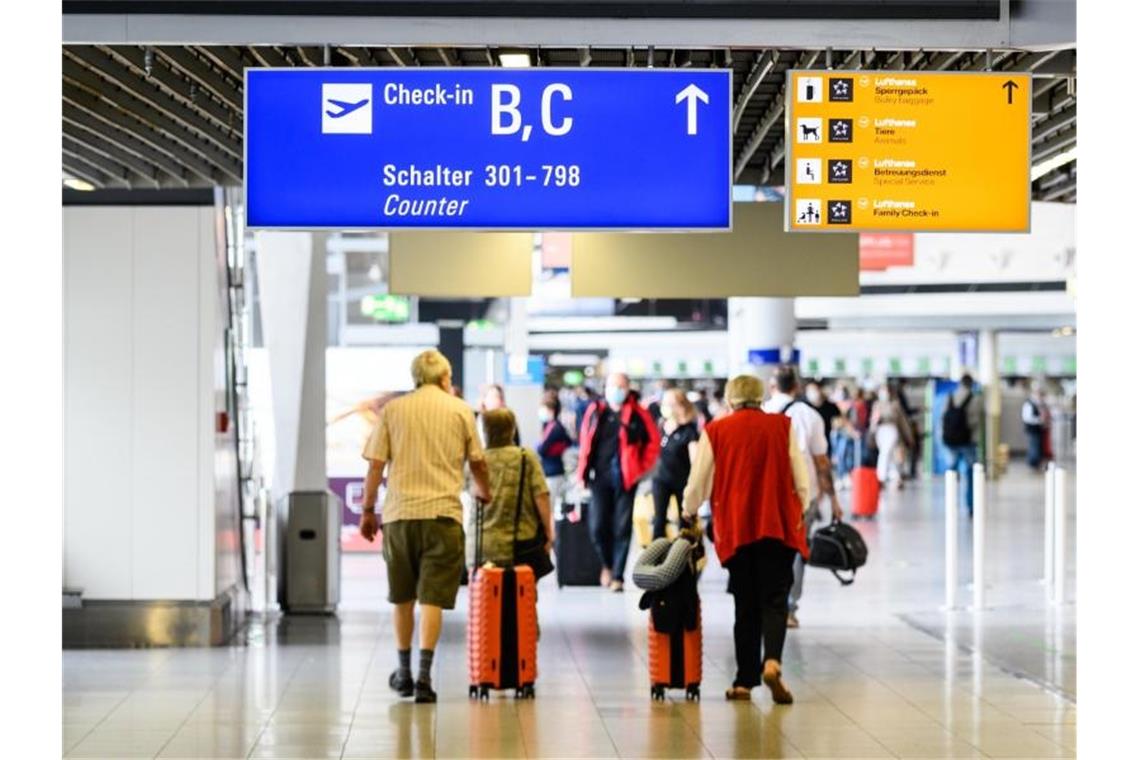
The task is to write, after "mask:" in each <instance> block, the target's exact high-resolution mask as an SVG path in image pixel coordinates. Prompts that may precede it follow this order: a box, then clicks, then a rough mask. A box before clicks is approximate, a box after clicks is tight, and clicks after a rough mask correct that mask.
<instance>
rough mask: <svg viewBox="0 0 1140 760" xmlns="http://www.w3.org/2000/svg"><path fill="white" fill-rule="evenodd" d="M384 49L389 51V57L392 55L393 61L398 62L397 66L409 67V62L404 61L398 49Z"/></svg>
mask: <svg viewBox="0 0 1140 760" xmlns="http://www.w3.org/2000/svg"><path fill="white" fill-rule="evenodd" d="M384 49H385V50H387V51H388V55H390V56H391V57H392V60H393V61H395V62H396V65H397V66H407V65H408V64H407V62H405V61H404V58H403V56H401V55H400V54H399V53H398V52H396V48H393V47H387V48H384Z"/></svg>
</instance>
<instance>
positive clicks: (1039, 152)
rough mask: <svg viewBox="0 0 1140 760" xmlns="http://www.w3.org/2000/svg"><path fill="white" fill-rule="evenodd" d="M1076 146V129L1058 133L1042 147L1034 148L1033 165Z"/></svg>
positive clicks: (1036, 146) (1042, 144)
mask: <svg viewBox="0 0 1140 760" xmlns="http://www.w3.org/2000/svg"><path fill="white" fill-rule="evenodd" d="M1076 144H1077V130H1076V129H1066V130H1064V131H1061V132H1058V133H1057V134H1055V135H1053V136H1052V137H1050V138H1049V139H1048V140H1046V141H1045V142H1043V143H1041V144H1040V145H1035V146H1033V148H1032V151H1033V159H1032V160H1033V163H1035V164H1036V163H1040V162H1041V161H1044V160H1045V159H1047V158H1049V157H1051V156H1054V155H1056V154H1058V153H1061V152H1063V151H1066V150H1068V149H1069V148H1071V147H1072V146H1074V145H1076Z"/></svg>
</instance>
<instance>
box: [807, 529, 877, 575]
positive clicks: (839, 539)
mask: <svg viewBox="0 0 1140 760" xmlns="http://www.w3.org/2000/svg"><path fill="white" fill-rule="evenodd" d="M866 562H867V544H866V543H864V542H863V537H862V536H861V535H859V531H857V530H855V529H854V528H853V527H851V526H850V525H848V524H847V523H845V522H840V521H839V520H836V521H835V522H833V523H831V525H827V526H825V527H823V528H820V529H819V530H817V531H816V532H815V533H814V534H813V535H812V537H811V553H810V557H809V558H808V564H809V565H811V566H812V567H822V568H826V569H828V570H830V571H831V574H832V575H834V576H835V577H836V579H838V580H839V582H840V583H842V584H843V585H844V586H850V585H851V584H852V583H854V582H855V571H856V570H857V569H859V568H860V567H862V566H863V565H864V564H866ZM840 571H845V572H846V571H849V572H850V573H851V577H850V578H844V577H843V576H841V575H840V574H839V573H840Z"/></svg>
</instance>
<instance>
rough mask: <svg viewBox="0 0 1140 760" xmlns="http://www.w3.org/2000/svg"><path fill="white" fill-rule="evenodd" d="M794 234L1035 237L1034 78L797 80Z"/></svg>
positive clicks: (822, 76)
mask: <svg viewBox="0 0 1140 760" xmlns="http://www.w3.org/2000/svg"><path fill="white" fill-rule="evenodd" d="M786 92H787V93H788V107H787V108H786V109H785V119H786V124H785V134H786V135H787V138H786V139H787V146H788V152H787V160H786V161H785V165H786V170H785V171H786V175H787V178H786V185H787V187H786V190H787V196H786V201H785V203H786V214H787V216H786V229H788V230H790V231H793V232H809V231H810V232H826V231H832V232H840V231H842V232H856V231H878V230H913V231H941V232H1028V231H1029V134H1030V133H1029V130H1030V126H1029V114H1030V99H1031V98H1032V94H1033V88H1032V82H1031V80H1030V77H1029V75H1028V74H1010V73H981V74H974V73H958V74H955V73H928V72H918V71H877V72H858V71H849V72H837V71H789V72H788V86H787V91H786Z"/></svg>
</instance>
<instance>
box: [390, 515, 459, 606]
mask: <svg viewBox="0 0 1140 760" xmlns="http://www.w3.org/2000/svg"><path fill="white" fill-rule="evenodd" d="M384 561H385V562H386V563H387V565H388V601H389V602H391V603H392V604H404V603H405V602H412V601H417V600H418V601H419V602H420V603H421V604H431V605H434V606H436V607H442V608H443V609H445V610H450V609H452V608H454V607H455V596H456V594H458V593H459V579H460V576H461V575H462V573H463V526H462V525H460V524H459V523H457V522H456V521H455V520H452V519H451V518H449V517H437V518H436V519H434V520H396V521H394V522H390V523H386V524H385V525H384Z"/></svg>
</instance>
